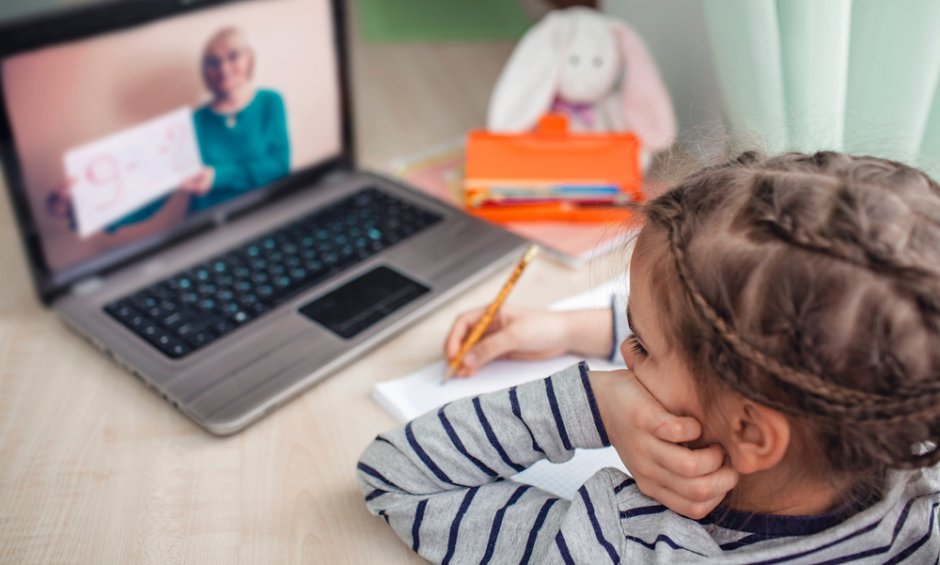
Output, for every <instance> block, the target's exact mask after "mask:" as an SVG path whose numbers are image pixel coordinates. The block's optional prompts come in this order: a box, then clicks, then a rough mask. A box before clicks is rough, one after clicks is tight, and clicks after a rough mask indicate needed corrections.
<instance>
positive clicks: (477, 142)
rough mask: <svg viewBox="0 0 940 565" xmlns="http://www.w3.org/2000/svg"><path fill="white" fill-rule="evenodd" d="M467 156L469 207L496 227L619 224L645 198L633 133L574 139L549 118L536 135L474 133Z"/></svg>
mask: <svg viewBox="0 0 940 565" xmlns="http://www.w3.org/2000/svg"><path fill="white" fill-rule="evenodd" d="M466 151H467V154H466V159H467V162H466V172H465V178H464V204H465V206H466V208H467V211H468V212H470V213H471V214H474V215H477V216H480V217H482V218H485V219H487V220H490V221H494V222H499V223H505V222H558V221H561V222H601V223H610V222H614V223H619V222H623V221H626V220H629V219H630V217H631V209H630V204H631V203H634V202H641V201H642V200H643V198H644V196H643V173H642V167H641V163H640V161H641V158H640V140H639V139H638V138H637V137H636V135H634V134H632V133H605V134H597V133H591V134H586V133H585V134H578V133H571V132H570V131H569V130H568V119H567V117H566V116H563V115H557V114H549V115H547V116H545V117H544V118H542V120H541V121H540V122H539V126H538V127H537V128H536V129H535V130H534V131H532V132H525V133H517V134H504V133H493V132H489V131H486V130H475V131H471V132H470V133H469V135H468V136H467V150H466Z"/></svg>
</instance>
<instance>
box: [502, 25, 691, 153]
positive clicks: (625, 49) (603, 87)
mask: <svg viewBox="0 0 940 565" xmlns="http://www.w3.org/2000/svg"><path fill="white" fill-rule="evenodd" d="M547 112H560V113H564V114H567V115H568V117H569V123H570V127H571V129H572V130H574V131H582V132H585V131H588V132H611V131H632V132H634V133H635V134H636V135H637V136H638V137H639V138H640V139H641V140H642V143H643V145H644V150H645V151H644V152H646V151H649V152H651V153H652V152H656V151H658V150H660V149H664V148H666V147H668V146H669V144H671V143H672V141H673V139H674V137H675V134H676V124H675V117H674V116H673V113H672V103H671V102H670V100H669V94H668V92H667V91H666V88H665V86H664V85H663V83H662V80H661V79H660V77H659V73H658V72H657V70H656V66H655V65H654V64H653V61H652V59H651V58H650V56H649V54H648V53H647V51H646V47H645V46H644V45H643V42H642V41H641V40H640V38H639V37H638V36H637V35H636V33H634V32H633V30H631V29H630V28H629V27H627V26H626V25H625V24H624V23H622V22H620V21H619V20H616V19H614V18H611V17H608V16H605V15H603V14H601V13H599V12H597V11H595V10H592V9H590V8H583V7H574V8H568V9H566V10H559V11H555V12H551V13H550V14H548V15H547V16H546V17H545V18H543V19H542V21H541V22H539V23H538V24H536V25H535V26H534V27H532V29H530V30H529V31H528V32H526V34H525V36H524V37H523V38H522V40H521V41H520V42H519V45H518V46H517V47H516V49H515V51H513V53H512V56H511V57H510V58H509V62H508V63H507V64H506V68H504V69H503V72H502V74H501V75H500V77H499V80H498V81H497V83H496V88H495V89H494V91H493V97H492V99H491V100H490V108H489V117H488V124H487V125H488V128H489V129H490V130H492V131H497V132H507V133H508V132H521V131H527V130H530V129H532V127H533V126H535V124H536V123H537V122H538V120H539V118H540V117H541V116H542V115H544V114H545V113H547ZM647 156H648V154H647Z"/></svg>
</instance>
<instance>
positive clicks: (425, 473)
mask: <svg viewBox="0 0 940 565" xmlns="http://www.w3.org/2000/svg"><path fill="white" fill-rule="evenodd" d="M607 445H609V441H608V439H607V434H606V431H605V430H604V427H603V424H602V422H601V419H600V414H599V412H598V408H597V404H596V402H595V399H594V394H593V391H592V390H591V386H590V382H589V380H588V368H587V365H586V364H585V363H580V364H578V365H575V366H572V367H569V368H567V369H565V370H563V371H560V372H558V373H556V374H555V375H553V376H551V377H549V378H547V379H544V380H540V381H535V382H531V383H528V384H525V385H522V386H519V387H513V388H510V389H507V390H503V391H499V392H494V393H491V394H486V395H482V396H479V397H475V398H469V399H464V400H460V401H457V402H453V403H451V404H448V405H446V406H444V407H443V408H441V409H439V410H436V411H433V412H430V413H428V414H425V415H424V416H421V417H420V418H417V419H416V420H413V421H412V422H409V423H408V424H406V425H405V426H403V427H401V428H398V429H396V430H394V431H391V432H388V433H385V434H381V435H380V436H378V437H377V438H376V439H375V441H374V442H373V443H372V444H371V445H370V446H369V447H368V448H367V449H366V451H365V452H364V453H363V455H362V458H361V459H360V461H359V464H358V476H359V482H360V485H361V487H362V489H363V493H364V494H365V498H366V504H367V506H368V508H369V510H370V511H371V512H372V513H373V514H376V515H379V516H382V517H383V518H384V519H385V520H386V521H387V522H388V524H389V526H391V527H392V529H393V530H394V531H395V533H396V534H398V536H399V537H400V538H401V539H402V540H403V541H404V542H405V543H406V544H408V545H409V546H410V547H411V548H412V549H413V550H414V551H416V552H418V553H419V554H420V555H421V556H422V557H424V558H426V559H428V560H430V561H432V562H440V563H448V562H461V563H462V562H468V561H472V562H475V563H476V562H480V563H486V562H491V561H493V560H494V559H496V560H497V561H498V562H506V561H512V562H515V563H519V562H529V561H532V562H543V561H544V560H545V559H546V558H549V557H552V556H554V557H555V558H556V559H561V560H564V559H565V554H566V553H567V554H568V555H570V554H572V552H573V553H575V554H578V555H592V554H593V553H594V552H600V553H598V555H604V556H606V555H607V553H608V552H607V549H606V548H605V546H604V544H602V543H600V542H599V541H598V540H597V539H595V537H594V535H593V534H592V535H591V537H590V538H588V539H585V538H583V537H582V536H577V537H576V538H575V539H574V540H568V541H567V542H566V540H565V537H564V535H563V533H562V531H561V530H562V529H563V528H562V526H563V524H565V523H568V524H570V525H571V527H576V526H577V527H578V528H581V527H587V528H588V531H592V524H616V523H617V510H616V508H615V507H614V505H613V502H612V500H610V499H609V497H601V499H600V500H599V501H598V502H597V504H593V503H592V499H591V496H590V492H589V491H590V490H591V489H595V490H596V491H597V492H605V490H607V491H609V489H610V485H609V484H608V483H609V481H604V480H602V481H601V484H600V485H598V486H595V487H588V486H587V485H586V486H585V487H583V491H584V492H583V493H579V496H578V497H576V499H575V500H574V501H573V502H569V501H567V500H564V499H558V498H557V497H555V496H552V495H551V494H549V493H547V492H544V491H541V490H539V489H537V488H535V487H531V486H528V485H523V484H519V483H516V482H514V481H512V480H509V478H510V477H511V476H513V475H515V474H516V473H518V472H520V471H522V470H523V469H525V468H527V467H529V466H531V465H532V464H534V463H535V462H537V461H539V460H541V459H548V460H550V461H554V462H561V461H566V460H568V459H570V458H571V456H572V455H573V453H574V449H575V448H599V447H604V446H607ZM589 484H590V482H589ZM586 504H587V505H589V506H590V508H589V511H590V513H591V514H592V516H591V517H590V519H586V518H587V516H580V514H581V513H584V512H586V511H587V510H586V509H585V505H586ZM575 509H577V512H578V513H579V516H580V518H579V519H575V520H571V519H566V515H567V514H568V513H569V511H572V512H573V511H575ZM598 527H599V526H598ZM598 531H600V530H598ZM615 539H616V537H615ZM587 542H589V543H588V545H590V546H591V547H580V546H581V545H582V544H585V543H587ZM572 544H576V546H575V547H571V545H572ZM608 545H609V542H608Z"/></svg>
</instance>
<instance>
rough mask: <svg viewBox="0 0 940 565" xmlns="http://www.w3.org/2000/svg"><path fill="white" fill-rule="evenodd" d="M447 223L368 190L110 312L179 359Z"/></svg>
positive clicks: (130, 298) (147, 290) (114, 305)
mask: <svg viewBox="0 0 940 565" xmlns="http://www.w3.org/2000/svg"><path fill="white" fill-rule="evenodd" d="M441 219H442V217H441V216H440V215H439V214H435V213H433V212H430V211H428V210H425V209H422V208H419V207H418V206H415V205H413V204H410V203H407V202H404V201H402V200H400V199H398V198H395V197H393V196H391V195H389V194H387V193H385V192H381V191H379V190H377V189H375V188H367V189H364V190H362V191H360V192H357V193H355V194H353V195H351V196H349V197H347V198H343V199H342V200H339V201H338V202H335V203H334V204H331V205H329V206H327V207H326V208H321V209H318V210H317V211H316V212H314V213H312V214H309V215H307V216H304V217H302V218H300V219H298V220H296V221H294V222H292V223H290V224H288V225H286V226H283V227H280V228H278V229H276V230H274V231H272V232H270V233H267V234H264V235H262V236H259V237H256V238H254V239H252V240H251V241H249V242H247V243H244V244H242V245H240V246H238V247H236V248H234V249H231V250H229V251H227V252H225V253H222V254H220V255H218V256H216V257H213V258H211V259H209V260H207V261H204V262H202V263H200V264H198V265H195V266H194V267H192V268H190V269H187V270H185V271H181V272H179V273H176V274H174V275H173V276H171V277H168V278H166V279H164V280H162V281H160V282H157V283H155V284H152V285H150V286H148V287H147V288H144V289H143V290H140V291H138V292H135V293H134V294H131V295H129V296H126V297H124V298H121V299H120V300H116V301H114V302H112V303H110V304H108V305H106V306H105V307H104V310H105V312H107V313H108V314H110V315H111V316H112V317H113V318H114V319H116V320H117V321H119V322H121V323H122V324H124V325H125V326H127V328H128V329H130V330H131V331H132V332H134V333H135V334H137V335H138V336H140V337H141V338H143V339H144V340H145V341H147V343H149V344H151V345H152V346H153V347H155V348H157V349H159V350H160V351H161V352H163V353H164V354H165V355H167V356H168V357H171V358H173V359H179V358H181V357H184V356H186V355H188V354H190V353H192V352H193V351H196V350H197V349H200V348H202V347H205V346H207V345H209V344H210V343H212V342H213V341H215V340H217V339H219V338H221V337H223V336H225V335H227V334H229V333H231V332H233V331H235V330H236V329H238V328H239V327H241V326H243V325H244V324H246V323H248V322H250V321H251V320H254V319H256V318H258V317H259V316H261V315H263V314H264V313H266V312H267V311H269V310H271V309H273V308H275V307H277V306H278V305H280V304H282V303H284V302H285V301H287V300H288V299H290V298H291V297H293V296H295V295H296V294H298V293H300V292H303V291H304V290H307V289H309V288H311V287H312V286H314V285H316V284H317V283H319V282H321V281H323V280H324V279H326V278H328V277H330V276H333V275H335V274H337V273H339V272H341V271H344V270H346V269H348V268H349V267H351V266H353V265H355V264H356V263H358V262H360V261H363V260H365V259H367V258H369V257H371V256H373V255H375V254H376V253H378V252H380V251H382V250H384V249H387V248H389V247H391V246H393V245H395V244H396V243H399V242H401V241H404V240H405V239H407V238H409V237H411V236H413V235H415V234H417V233H419V232H421V231H422V230H424V229H426V228H428V227H430V226H432V225H434V224H435V223H437V222H439V221H440V220H441Z"/></svg>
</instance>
